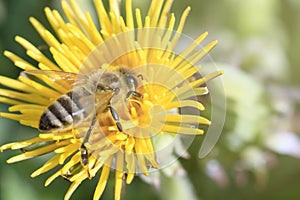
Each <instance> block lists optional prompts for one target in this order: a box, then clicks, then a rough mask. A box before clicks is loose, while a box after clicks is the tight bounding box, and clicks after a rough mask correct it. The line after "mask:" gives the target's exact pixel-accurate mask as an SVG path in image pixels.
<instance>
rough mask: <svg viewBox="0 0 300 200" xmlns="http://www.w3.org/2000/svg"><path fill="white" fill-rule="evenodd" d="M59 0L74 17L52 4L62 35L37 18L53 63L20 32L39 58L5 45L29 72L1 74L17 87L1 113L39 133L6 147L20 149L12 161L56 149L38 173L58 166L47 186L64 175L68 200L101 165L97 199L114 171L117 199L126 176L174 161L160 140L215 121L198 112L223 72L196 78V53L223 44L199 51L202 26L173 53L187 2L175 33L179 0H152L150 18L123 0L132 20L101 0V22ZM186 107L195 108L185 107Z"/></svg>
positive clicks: (50, 13)
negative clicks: (162, 154)
mask: <svg viewBox="0 0 300 200" xmlns="http://www.w3.org/2000/svg"><path fill="white" fill-rule="evenodd" d="M61 2H62V8H63V10H64V12H65V14H66V16H67V18H68V21H67V22H65V21H64V20H63V17H62V16H61V15H60V14H59V12H58V11H56V10H51V9H50V8H46V9H45V13H46V16H47V19H48V21H49V23H50V24H51V26H52V28H53V30H54V31H55V34H53V33H51V32H50V31H48V30H47V29H46V28H44V26H43V25H42V24H41V23H40V22H39V21H38V20H37V19H35V18H30V22H31V23H32V24H33V26H34V28H35V29H36V30H37V32H38V33H39V34H40V36H41V37H42V39H43V40H44V41H45V42H46V43H47V45H48V46H49V51H50V53H51V55H52V58H53V59H54V61H51V60H50V59H49V58H47V57H46V56H45V55H44V54H43V53H42V52H41V51H40V50H39V49H38V48H36V47H35V46H34V45H33V44H31V43H30V42H29V41H27V40H26V39H24V38H22V37H20V36H17V37H16V41H17V42H18V43H19V44H21V45H22V46H23V47H24V48H25V49H26V50H27V54H28V56H29V57H31V58H33V59H34V60H36V61H37V62H38V63H39V64H38V66H34V65H32V64H30V63H29V62H27V61H26V60H24V59H22V58H20V57H18V56H17V55H15V54H14V53H12V52H9V51H5V52H4V54H5V56H7V57H8V58H9V59H11V60H12V61H13V62H14V63H15V65H16V66H17V67H19V68H21V69H22V70H24V72H22V73H21V76H19V78H18V80H14V79H10V78H7V77H1V78H0V82H1V84H2V85H4V86H6V87H8V88H10V89H1V90H0V96H1V98H0V101H1V102H3V103H6V104H10V105H11V107H10V108H9V111H10V112H11V113H0V116H1V117H5V118H9V119H13V120H17V121H19V122H20V123H21V124H24V125H26V126H31V127H33V128H37V129H39V130H40V131H41V134H39V135H38V136H36V137H34V138H32V139H28V140H25V141H21V142H15V143H10V144H6V145H3V146H1V148H0V150H1V151H3V150H6V149H21V150H23V153H22V154H20V155H17V156H14V157H12V158H10V159H9V160H8V162H9V163H13V162H18V161H22V160H26V159H29V158H32V157H36V156H40V155H43V154H46V153H50V152H55V155H54V156H53V157H52V158H51V159H50V160H49V161H48V162H46V163H45V164H44V165H43V166H42V167H41V168H39V169H38V170H36V171H35V172H34V173H33V174H32V177H36V176H38V175H40V174H42V173H45V172H48V171H50V170H53V169H54V168H56V167H57V166H59V169H58V170H57V171H56V172H55V173H54V174H53V175H52V176H50V177H49V178H48V179H47V181H46V183H45V185H49V184H50V183H51V182H52V181H53V180H54V179H55V178H57V177H59V176H62V177H63V178H65V179H67V180H69V181H70V182H71V183H72V184H71V186H70V188H69V190H68V191H67V193H66V195H65V199H69V198H70V197H71V195H72V193H73V192H74V191H75V189H76V188H77V187H78V186H79V185H80V184H81V183H82V181H84V180H85V179H87V178H93V177H95V176H96V174H97V173H98V172H99V171H101V173H99V174H100V179H99V182H98V185H97V187H96V190H95V193H94V199H99V198H100V197H101V195H102V193H103V191H104V189H105V186H106V182H107V179H108V176H109V173H110V171H111V169H115V177H116V178H115V197H114V198H115V199H120V198H121V190H122V186H123V182H124V181H125V182H126V183H127V184H129V183H131V182H132V180H133V178H134V176H135V175H136V174H138V173H143V174H145V175H148V174H149V172H151V171H152V170H153V169H160V168H162V167H163V166H166V165H167V164H168V163H169V162H170V160H162V159H159V153H158V152H160V151H163V150H164V148H165V147H162V148H161V149H157V148H156V145H155V142H156V141H157V140H162V139H163V137H164V135H169V134H171V135H175V136H177V135H200V134H203V133H204V131H203V130H202V129H200V128H199V124H205V125H210V124H211V122H210V120H208V119H206V118H205V117H202V116H201V115H200V112H201V111H202V110H204V105H203V104H202V103H201V102H199V101H198V98H194V97H198V96H201V95H204V94H207V93H208V89H207V87H206V86H205V84H206V83H207V82H208V81H209V80H211V79H213V78H215V77H217V76H219V75H221V74H222V73H223V72H222V71H215V72H211V73H208V74H206V75H203V77H201V78H199V79H192V77H193V76H194V75H195V74H197V73H199V70H200V66H199V65H197V63H198V62H199V60H201V58H203V57H204V56H205V55H206V54H207V53H208V52H209V51H210V50H211V49H212V48H213V47H214V46H215V45H216V43H217V42H216V41H213V42H211V43H209V44H208V45H206V46H205V47H204V48H202V49H201V50H198V49H197V46H198V45H199V44H200V43H201V42H202V41H203V40H204V39H205V38H206V36H207V33H203V34H202V35H200V36H199V37H198V38H197V39H196V40H195V41H194V43H192V44H191V45H190V46H189V47H187V48H186V49H184V50H183V51H181V53H179V54H177V53H175V51H174V49H175V47H176V44H177V43H178V40H179V39H180V37H181V32H182V29H183V25H184V22H185V20H186V17H187V15H188V12H189V11H190V8H189V7H188V8H187V9H186V10H185V11H184V13H183V14H182V17H181V19H180V21H179V26H178V27H177V30H176V31H174V26H175V16H174V14H173V13H171V14H170V13H169V11H170V8H171V5H172V2H173V1H172V0H166V1H164V0H155V1H152V2H151V5H150V8H149V11H148V14H147V16H146V17H145V19H144V20H143V19H142V17H141V11H140V9H139V8H136V9H135V13H133V9H132V1H131V0H126V1H125V7H126V8H125V9H126V18H125V19H124V18H123V17H122V16H121V15H120V10H119V9H120V8H119V3H118V1H114V0H112V1H110V11H109V12H108V11H106V9H105V7H104V5H103V3H102V1H101V0H95V1H94V3H95V8H96V10H97V14H98V16H99V22H100V25H101V29H100V30H98V29H97V28H96V26H95V23H94V22H93V21H92V18H91V15H90V14H89V13H86V14H83V12H82V10H81V9H80V6H79V5H78V4H77V2H76V1H75V0H71V1H70V2H68V1H66V0H62V1H61ZM135 24H136V26H135ZM55 35H56V36H55ZM186 107H189V108H191V109H192V110H193V112H191V113H183V112H181V111H180V110H182V109H184V108H186ZM174 138H175V137H174ZM33 146H35V148H32V147H33ZM166 146H168V144H166Z"/></svg>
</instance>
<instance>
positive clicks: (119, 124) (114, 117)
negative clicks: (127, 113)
mask: <svg viewBox="0 0 300 200" xmlns="http://www.w3.org/2000/svg"><path fill="white" fill-rule="evenodd" d="M108 108H109V111H110V113H111V115H112V117H113V119H114V120H115V121H116V126H117V128H118V130H119V131H120V132H123V128H122V124H121V123H120V118H119V115H118V113H117V111H116V110H115V109H114V108H113V107H111V106H109V107H108Z"/></svg>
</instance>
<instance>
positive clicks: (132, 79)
mask: <svg viewBox="0 0 300 200" xmlns="http://www.w3.org/2000/svg"><path fill="white" fill-rule="evenodd" d="M126 81H127V84H128V85H129V86H130V87H131V88H132V89H136V88H137V87H138V81H137V80H136V78H135V76H133V75H131V74H126Z"/></svg>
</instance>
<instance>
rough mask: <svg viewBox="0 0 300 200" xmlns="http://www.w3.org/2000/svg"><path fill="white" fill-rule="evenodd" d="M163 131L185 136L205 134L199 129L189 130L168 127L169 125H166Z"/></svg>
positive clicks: (179, 127) (172, 126)
mask: <svg viewBox="0 0 300 200" xmlns="http://www.w3.org/2000/svg"><path fill="white" fill-rule="evenodd" d="M162 130H163V131H165V132H169V133H176V134H184V135H202V134H203V133H204V131H203V130H201V129H198V128H189V127H182V126H175V125H167V124H165V125H164V127H163V129H162Z"/></svg>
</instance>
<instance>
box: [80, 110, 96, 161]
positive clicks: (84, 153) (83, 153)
mask: <svg viewBox="0 0 300 200" xmlns="http://www.w3.org/2000/svg"><path fill="white" fill-rule="evenodd" d="M96 120H97V116H96V114H94V115H93V119H92V123H91V125H90V127H89V129H88V131H87V132H86V134H85V136H84V138H83V141H82V144H81V147H80V152H81V162H82V164H83V165H84V166H86V165H87V164H88V163H89V152H88V150H87V148H86V146H85V143H87V142H88V141H89V138H90V136H91V133H92V130H93V128H94V126H95V123H96Z"/></svg>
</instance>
